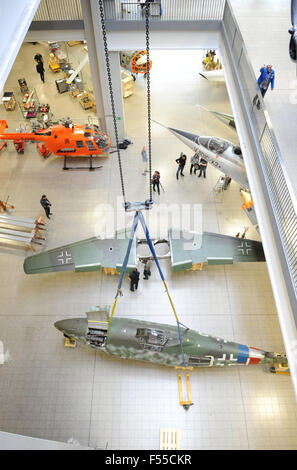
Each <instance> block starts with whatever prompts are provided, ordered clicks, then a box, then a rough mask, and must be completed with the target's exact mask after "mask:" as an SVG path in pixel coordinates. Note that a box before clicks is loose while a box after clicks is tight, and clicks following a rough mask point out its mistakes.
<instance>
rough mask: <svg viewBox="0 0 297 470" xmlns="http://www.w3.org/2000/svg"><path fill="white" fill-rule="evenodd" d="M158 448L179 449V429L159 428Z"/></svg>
mask: <svg viewBox="0 0 297 470" xmlns="http://www.w3.org/2000/svg"><path fill="white" fill-rule="evenodd" d="M160 450H179V429H168V428H161V429H160Z"/></svg>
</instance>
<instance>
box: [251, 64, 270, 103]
mask: <svg viewBox="0 0 297 470" xmlns="http://www.w3.org/2000/svg"><path fill="white" fill-rule="evenodd" d="M260 72H261V75H260V77H259V78H258V86H259V89H260V91H261V95H262V97H263V98H264V96H265V93H266V91H267V90H268V88H269V85H271V90H273V89H274V78H275V73H274V70H273V68H272V65H266V66H265V64H264V65H263V67H262V68H260ZM253 104H256V105H257V108H258V109H260V100H259V98H258V95H256V96H255V97H254V99H253Z"/></svg>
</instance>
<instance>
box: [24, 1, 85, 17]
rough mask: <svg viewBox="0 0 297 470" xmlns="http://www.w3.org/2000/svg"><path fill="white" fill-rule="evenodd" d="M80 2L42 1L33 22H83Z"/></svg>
mask: <svg viewBox="0 0 297 470" xmlns="http://www.w3.org/2000/svg"><path fill="white" fill-rule="evenodd" d="M82 19H83V15H82V9H81V1H80V0H41V2H40V5H39V7H38V9H37V12H36V13H35V16H34V20H33V21H67V20H68V21H71V20H82Z"/></svg>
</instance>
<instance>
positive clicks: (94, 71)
mask: <svg viewBox="0 0 297 470" xmlns="http://www.w3.org/2000/svg"><path fill="white" fill-rule="evenodd" d="M81 6H82V13H83V19H84V32H85V38H86V41H87V46H88V55H89V61H90V68H91V75H92V83H93V91H94V98H95V101H96V108H97V115H98V120H99V122H100V125H101V127H102V130H103V131H104V132H106V121H105V113H104V104H103V97H102V87H101V80H100V74H99V67H98V57H97V50H96V43H95V35H94V29H93V21H92V12H91V6H90V2H89V1H87V0H84V1H83V2H81Z"/></svg>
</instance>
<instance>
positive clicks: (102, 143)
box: [94, 132, 109, 149]
mask: <svg viewBox="0 0 297 470" xmlns="http://www.w3.org/2000/svg"><path fill="white" fill-rule="evenodd" d="M94 142H95V144H96V145H97V147H98V148H99V149H104V148H105V147H106V146H108V144H109V141H108V139H107V138H106V137H104V136H103V135H101V134H98V136H97V134H96V132H95V133H94Z"/></svg>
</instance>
